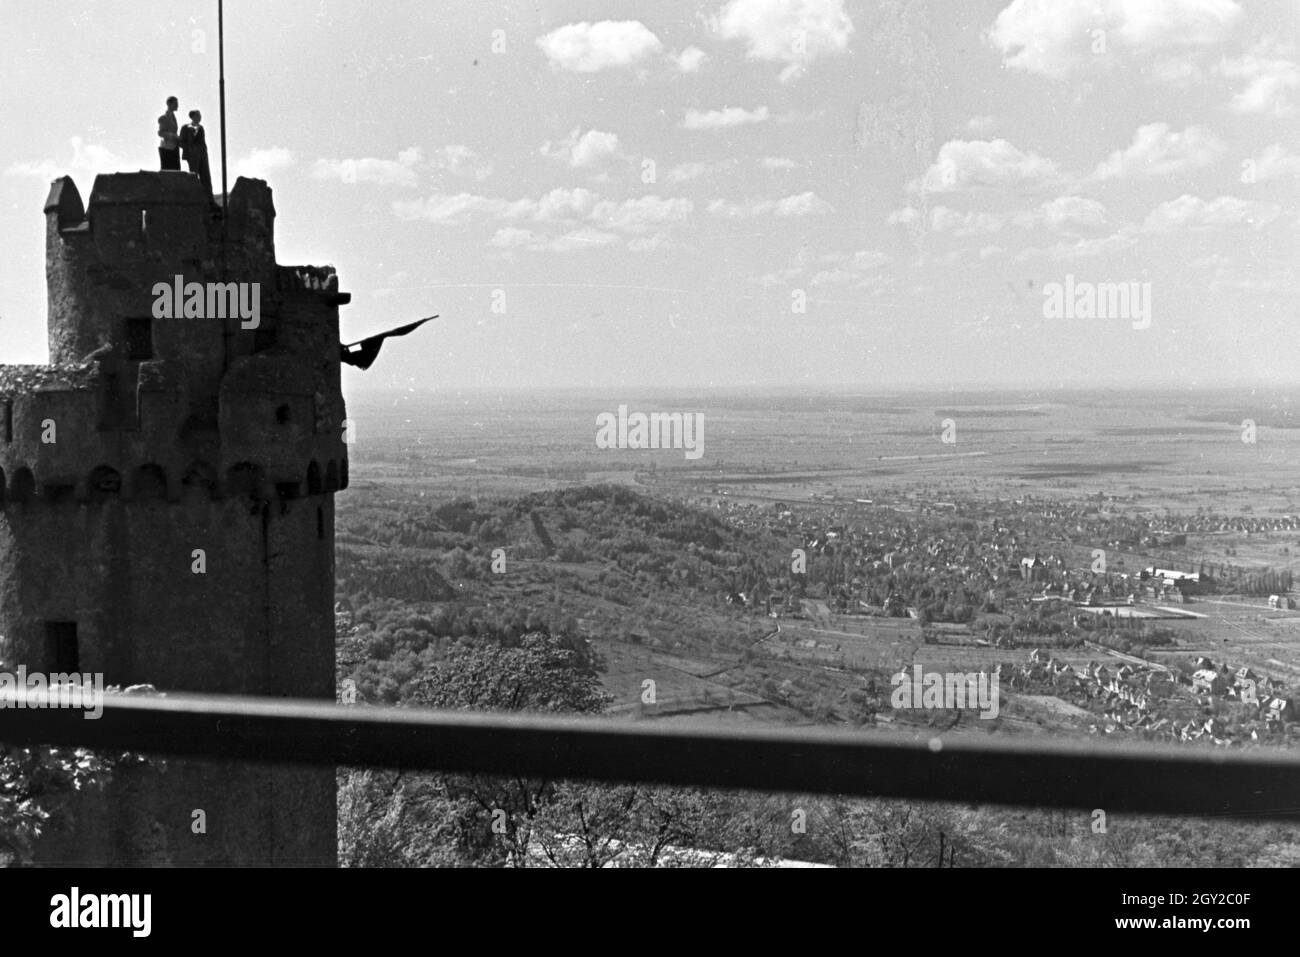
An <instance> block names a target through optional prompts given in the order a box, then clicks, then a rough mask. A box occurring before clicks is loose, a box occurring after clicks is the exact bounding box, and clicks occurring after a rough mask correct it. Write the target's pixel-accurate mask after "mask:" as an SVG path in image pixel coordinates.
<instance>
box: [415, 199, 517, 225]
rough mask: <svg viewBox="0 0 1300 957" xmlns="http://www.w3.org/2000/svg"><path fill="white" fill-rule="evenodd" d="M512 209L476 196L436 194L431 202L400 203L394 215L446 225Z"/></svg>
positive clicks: (494, 214) (503, 212)
mask: <svg viewBox="0 0 1300 957" xmlns="http://www.w3.org/2000/svg"><path fill="white" fill-rule="evenodd" d="M523 202H529V201H527V200H525V201H523ZM510 206H511V204H510V203H509V202H507V201H506V200H503V199H493V198H491V197H488V196H478V195H475V194H473V193H454V194H453V193H434V194H433V195H432V196H430V197H429V198H428V199H412V200H398V201H396V202H394V203H393V212H394V213H395V214H396V215H397V218H398V219H404V220H416V219H419V220H424V221H425V222H429V223H440V224H447V223H459V222H464V221H465V220H467V219H469V218H470V217H472V216H475V215H482V214H487V215H493V216H502V215H505V214H506V212H507V210H508V209H509V208H510Z"/></svg>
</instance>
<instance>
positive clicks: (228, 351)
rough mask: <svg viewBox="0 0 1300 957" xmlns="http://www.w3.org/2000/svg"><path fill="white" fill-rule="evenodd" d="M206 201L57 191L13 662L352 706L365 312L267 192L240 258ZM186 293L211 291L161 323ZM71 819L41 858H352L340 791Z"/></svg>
mask: <svg viewBox="0 0 1300 957" xmlns="http://www.w3.org/2000/svg"><path fill="white" fill-rule="evenodd" d="M210 202H211V197H209V196H208V195H206V194H205V192H204V190H203V188H202V185H201V184H200V182H199V180H198V179H197V178H196V177H194V176H191V175H189V174H186V173H177V172H159V173H154V172H148V173H146V172H141V173H119V174H111V175H102V176H98V177H97V178H96V179H95V184H94V188H93V189H92V190H91V193H90V201H89V203H88V204H87V205H86V206H84V207H83V204H82V200H81V196H80V194H79V192H78V191H77V187H76V185H75V184H74V183H73V181H72V180H71V179H70V178H68V177H64V178H62V179H59V180H56V181H55V182H54V184H53V186H52V187H51V190H50V194H49V198H48V199H47V200H46V203H45V218H46V223H47V225H46V276H47V281H48V288H49V351H50V363H49V365H42V366H0V636H3V638H2V639H0V657H2V658H3V660H4V662H5V667H7V668H9V669H12V668H14V667H16V666H17V665H26V666H27V668H28V669H29V671H41V672H47V673H52V672H64V671H80V672H102V673H103V674H104V681H105V683H106V684H110V685H111V684H118V685H122V686H128V685H132V684H152V685H154V686H156V687H157V688H158V689H159V690H160V691H164V692H167V691H175V692H182V691H184V692H212V693H221V694H251V695H269V696H286V697H295V698H320V699H329V700H333V699H334V493H335V492H337V491H340V490H341V489H344V488H346V487H347V484H348V463H347V449H346V447H345V445H344V442H343V436H342V428H343V419H344V406H343V399H342V394H341V392H340V387H339V338H338V307H339V305H340V304H343V303H346V302H348V301H349V298H350V296H349V295H348V294H346V293H340V292H339V291H338V284H337V277H336V276H335V274H334V270H333V269H331V268H329V267H324V268H315V267H296V268H294V267H284V266H279V265H277V264H276V261H275V247H274V236H273V225H274V219H275V208H274V206H273V205H272V201H271V190H270V189H269V188H268V187H267V185H266V183H264V182H262V181H261V180H253V179H245V178H241V179H239V181H238V182H237V183H236V184H235V186H234V189H233V190H232V191H231V193H230V200H229V214H228V222H227V223H226V232H225V235H226V238H225V240H224V241H223V231H222V224H221V221H220V219H219V218H214V217H213V216H212V214H211V213H210V211H209V207H210ZM178 276H179V277H181V278H180V280H179V282H180V283H181V285H182V289H185V286H186V285H187V284H190V283H198V284H201V287H190V288H189V289H188V290H185V291H186V293H187V298H189V295H188V294H190V293H193V291H194V290H199V289H201V290H202V292H203V295H202V298H201V299H194V300H193V301H192V303H191V304H192V306H193V308H191V309H189V310H184V311H183V312H186V311H187V312H189V313H190V315H189V316H188V317H184V315H183V312H182V315H181V316H180V317H176V318H160V317H159V316H160V314H163V315H166V314H167V313H168V312H169V310H166V309H160V308H159V301H160V299H161V295H160V287H159V284H167V285H169V286H171V287H173V288H174V287H175V285H176V283H177V282H178V280H177V277H178ZM224 283H234V284H246V285H238V286H226V285H217V284H224ZM254 283H256V284H257V285H256V287H254V286H253V285H252V284H254ZM214 290H215V292H214ZM240 290H242V292H243V294H244V297H245V300H244V301H245V302H251V301H253V296H254V295H256V296H257V299H256V301H257V303H258V309H257V312H258V313H259V315H258V316H257V320H256V326H255V327H254V321H253V320H250V319H248V318H245V317H241V314H240V313H239V311H238V309H237V308H235V306H236V304H237V302H238V295H239V291H240ZM200 303H201V305H200ZM194 313H201V315H194ZM223 315H224V316H225V318H223V317H222V316H223ZM199 809H201V810H202V811H203V812H204V817H205V821H206V833H201V834H196V833H195V827H194V826H193V823H194V821H195V819H196V816H195V815H194V811H196V810H199ZM71 823H72V828H71V830H70V832H68V833H67V834H65V835H63V836H62V837H60V836H51V837H50V838H48V839H43V840H42V842H41V844H40V846H39V847H38V850H37V854H38V861H39V862H45V863H53V862H59V861H63V862H73V861H76V862H83V863H104V864H109V863H113V864H124V863H155V864H165V863H169V862H170V863H177V864H204V863H210V864H243V865H253V864H289V865H292V864H325V865H333V864H334V863H335V862H336V847H337V844H336V826H335V825H336V811H335V778H334V772H333V770H332V769H323V770H322V769H303V768H288V767H276V766H264V765H253V764H247V763H243V764H241V763H236V762H215V761H214V762H198V761H190V760H186V761H181V760H173V759H168V760H166V761H165V762H163V763H162V765H161V767H159V766H157V765H156V764H151V765H150V767H148V768H147V769H144V770H140V771H134V772H132V771H127V772H122V773H121V774H119V775H117V776H116V777H115V778H114V781H113V783H112V784H111V785H110V786H109V787H107V788H105V789H103V790H102V791H100V792H97V793H95V794H92V795H89V796H86V797H84V798H79V799H78V801H77V802H76V804H75V805H74V814H73V819H72V821H71Z"/></svg>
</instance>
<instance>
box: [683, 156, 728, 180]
mask: <svg viewBox="0 0 1300 957" xmlns="http://www.w3.org/2000/svg"><path fill="white" fill-rule="evenodd" d="M735 165H736V160H734V159H728V160H718V161H716V162H713V163H703V162H699V161H692V162H690V163H680V164H678V165H677V166H674V167H673V168H672V169H670V170H669V171H668V174H667V175H668V182H670V183H685V182H688V181H689V180H693V179H699V178H700V177H701V176H713V175H715V174H717V173H722V172H725V171H727V170H729V169H731V168H732V167H734V166H735Z"/></svg>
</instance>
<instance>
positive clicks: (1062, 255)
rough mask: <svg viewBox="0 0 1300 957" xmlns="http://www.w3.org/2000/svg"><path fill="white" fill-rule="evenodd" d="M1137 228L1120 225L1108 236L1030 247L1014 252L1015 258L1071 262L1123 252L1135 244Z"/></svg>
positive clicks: (1019, 260)
mask: <svg viewBox="0 0 1300 957" xmlns="http://www.w3.org/2000/svg"><path fill="white" fill-rule="evenodd" d="M1136 233H1137V230H1136V229H1134V228H1133V227H1131V226H1124V227H1121V228H1120V229H1119V230H1117V231H1116V232H1114V233H1111V234H1110V235H1109V236H1098V237H1085V238H1083V239H1077V240H1075V241H1073V242H1062V243H1057V244H1056V245H1054V246H1048V247H1047V248H1045V249H1043V248H1039V247H1030V248H1028V249H1024V250H1021V251H1020V252H1019V253H1017V254H1016V256H1015V259H1016V261H1018V262H1023V261H1025V260H1027V259H1034V258H1038V257H1046V258H1048V259H1054V260H1056V261H1057V262H1072V261H1074V260H1076V259H1088V258H1094V257H1097V256H1105V255H1109V254H1111V253H1118V252H1124V251H1125V250H1129V249H1132V248H1133V247H1134V246H1135V245H1136V244H1137V241H1138V240H1137V235H1136Z"/></svg>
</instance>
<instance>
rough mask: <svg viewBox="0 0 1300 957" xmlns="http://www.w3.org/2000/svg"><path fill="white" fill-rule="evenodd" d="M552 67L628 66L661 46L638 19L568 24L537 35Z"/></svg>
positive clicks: (587, 70)
mask: <svg viewBox="0 0 1300 957" xmlns="http://www.w3.org/2000/svg"><path fill="white" fill-rule="evenodd" d="M537 45H538V46H539V47H541V49H542V52H543V53H545V54H546V59H547V60H549V61H550V64H551V68H552V69H555V70H569V71H571V72H573V73H597V72H599V71H601V70H608V69H611V68H615V67H625V66H631V65H632V64H634V63H637V62H639V61H641V60H644V59H645V58H646V57H648V56H650V55H651V54H654V53H658V52H659V51H660V50H661V49H663V44H662V43H660V42H659V38H658V37H657V36H655V35H654V33H653V32H651V31H650V30H649V29H648V28H647V27H646V26H645V24H643V23H641V22H640V21H639V20H617V21H616V20H601V21H600V22H599V23H588V22H586V21H583V22H582V23H570V24H568V25H567V26H563V27H560V28H559V29H558V30H552V31H551V32H550V33H548V34H546V35H545V36H542V37H538V38H537Z"/></svg>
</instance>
